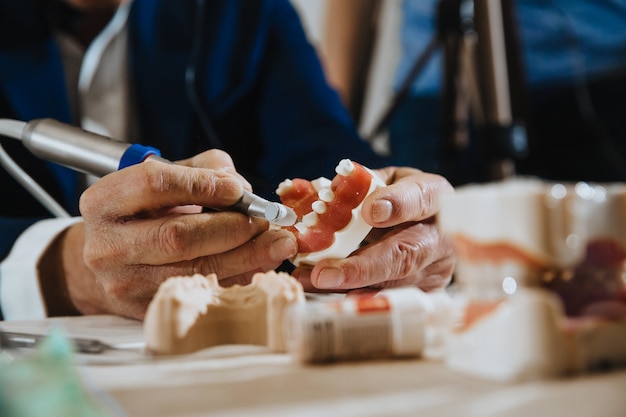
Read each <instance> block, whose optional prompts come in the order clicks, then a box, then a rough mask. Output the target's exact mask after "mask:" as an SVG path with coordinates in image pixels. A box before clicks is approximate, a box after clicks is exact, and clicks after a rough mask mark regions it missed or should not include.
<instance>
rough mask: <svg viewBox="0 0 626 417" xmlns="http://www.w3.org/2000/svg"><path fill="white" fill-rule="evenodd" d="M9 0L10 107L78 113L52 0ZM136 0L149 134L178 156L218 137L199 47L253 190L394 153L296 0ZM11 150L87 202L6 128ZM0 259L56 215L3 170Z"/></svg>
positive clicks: (2, 80)
mask: <svg viewBox="0 0 626 417" xmlns="http://www.w3.org/2000/svg"><path fill="white" fill-rule="evenodd" d="M50 3H52V2H51V1H49V2H43V1H38V0H20V1H15V0H0V118H13V119H18V120H23V121H29V120H32V119H36V118H42V117H51V118H55V119H58V120H60V121H63V122H67V123H75V122H76V121H75V120H73V119H72V114H71V111H70V106H69V101H68V97H67V86H66V85H65V80H64V75H63V68H62V61H61V58H60V55H59V50H58V47H57V45H56V44H55V40H54V38H53V37H52V36H51V27H50V26H51V25H50V23H49V22H50V19H49V17H48V16H47V12H46V10H45V8H46V7H47V6H46V4H50ZM197 3H198V2H197V1H194V0H178V1H175V2H174V1H167V0H135V1H134V3H133V5H132V9H131V12H130V16H129V21H128V27H129V55H130V56H129V62H130V64H129V65H130V71H131V79H132V80H133V81H132V83H133V89H134V90H133V94H134V99H135V104H136V108H137V109H138V118H139V121H138V124H139V131H140V132H141V135H140V136H141V139H138V140H137V141H139V142H142V143H145V144H149V145H152V146H155V147H157V148H159V149H160V150H161V151H162V154H163V156H165V157H167V158H168V159H172V160H175V159H180V158H185V157H189V156H191V155H193V154H196V153H198V152H201V151H203V150H206V149H209V148H211V147H212V145H211V143H210V141H209V140H208V139H207V137H206V136H205V135H204V134H203V130H202V129H200V125H199V120H200V119H198V118H196V117H195V116H194V112H193V110H192V107H191V105H190V101H189V99H188V97H187V96H186V93H185V71H186V70H187V69H188V66H189V65H190V64H189V62H190V60H192V58H191V51H192V48H199V49H200V50H201V54H200V55H199V56H200V59H198V60H197V62H194V63H193V67H194V69H195V70H196V71H197V73H198V76H197V77H198V78H197V83H196V89H197V93H198V94H199V97H200V101H201V105H202V107H203V108H204V114H205V116H206V118H207V119H208V120H210V123H211V125H212V127H213V128H214V130H215V132H216V133H217V135H216V136H217V137H218V139H219V142H220V143H221V147H223V149H225V150H226V151H228V152H229V153H230V154H231V155H232V157H233V159H234V161H235V164H236V166H237V168H238V170H239V171H240V172H242V173H243V174H244V175H245V176H247V178H248V179H249V180H250V181H251V183H252V184H253V186H254V189H255V191H257V192H258V193H259V194H262V195H265V196H266V197H271V195H272V192H273V190H274V188H275V186H276V185H277V184H278V183H279V182H280V181H281V180H283V179H285V178H293V177H302V178H316V177H318V176H320V175H324V176H333V175H334V174H333V168H334V166H335V165H336V164H337V162H338V161H339V160H340V159H342V158H344V157H349V158H352V159H354V160H356V161H359V162H362V163H363V164H365V165H368V166H370V167H379V166H382V165H384V164H385V161H384V160H383V159H382V158H380V157H379V156H377V155H376V154H375V153H374V152H373V151H372V150H371V148H370V147H369V146H368V145H367V144H366V143H365V142H363V141H362V140H361V139H360V138H359V136H358V134H357V132H356V130H355V128H354V126H353V123H352V121H351V119H350V117H349V115H348V113H347V112H346V111H345V110H344V108H343V106H342V104H341V102H340V100H339V98H338V96H337V94H336V93H335V92H334V91H333V90H332V89H330V88H329V87H328V85H327V83H326V81H325V78H324V75H323V72H322V69H321V66H320V63H319V60H318V57H317V55H316V53H315V50H314V49H313V48H312V46H311V45H310V44H309V43H308V41H307V39H306V36H305V33H304V32H303V30H302V27H301V24H300V21H299V20H298V18H297V15H296V13H295V11H294V10H293V8H292V7H291V5H290V3H289V1H287V0H265V1H260V0H254V1H247V0H241V1H239V0H210V1H205V14H204V16H203V17H204V19H203V21H202V24H201V25H194V16H195V14H196V5H197ZM0 141H1V143H2V145H3V146H4V147H5V149H6V150H7V151H8V152H9V153H10V154H11V155H12V156H13V158H14V159H15V160H16V161H17V162H18V163H19V164H20V165H21V166H22V167H24V168H26V169H27V171H28V172H29V173H30V174H31V175H32V176H33V177H34V178H35V179H36V180H37V181H38V182H39V183H40V184H41V185H43V186H44V188H45V189H47V190H49V191H50V192H51V194H52V195H53V196H55V197H57V198H58V199H59V200H61V201H63V204H64V205H65V206H66V208H68V209H69V210H70V211H72V212H74V213H77V205H76V201H77V195H76V194H77V191H76V189H75V186H74V177H75V174H74V173H73V172H71V171H69V170H67V169H65V168H62V167H60V166H58V165H54V164H51V163H47V162H43V161H40V160H38V159H37V158H35V157H33V156H32V155H30V154H29V153H28V152H27V151H25V150H24V149H23V148H22V146H21V144H20V143H19V142H17V141H15V140H11V139H7V138H0ZM0 186H1V189H2V193H3V195H4V197H3V198H2V200H3V201H2V203H1V209H0V215H1V217H0V259H3V258H4V257H5V256H6V254H7V253H8V251H9V250H10V248H11V246H12V244H13V242H14V240H15V239H16V237H17V236H18V235H19V234H20V233H21V232H22V231H23V230H24V229H25V228H26V227H27V226H28V225H30V224H32V223H33V222H34V221H35V220H36V219H37V218H42V217H47V216H49V215H48V214H47V212H46V211H45V210H44V209H43V208H42V207H41V206H40V205H39V204H38V203H37V202H36V201H35V200H34V199H32V198H31V197H30V196H29V195H28V194H27V193H26V192H25V191H24V190H23V189H22V188H21V187H20V186H19V185H17V183H16V182H15V181H14V180H13V179H12V178H10V177H9V176H8V174H6V172H5V171H4V170H0Z"/></svg>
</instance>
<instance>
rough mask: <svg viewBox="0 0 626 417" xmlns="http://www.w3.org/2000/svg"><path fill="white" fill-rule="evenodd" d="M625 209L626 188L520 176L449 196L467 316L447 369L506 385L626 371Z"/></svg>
mask: <svg viewBox="0 0 626 417" xmlns="http://www.w3.org/2000/svg"><path fill="white" fill-rule="evenodd" d="M624 213H626V186H624V185H621V184H607V185H601V184H595V185H594V184H586V183H577V184H555V183H548V182H544V181H540V180H531V179H516V180H509V181H504V182H499V183H491V184H484V185H483V184H481V185H470V186H465V187H460V188H458V189H457V191H456V192H455V193H454V194H453V195H446V196H443V197H442V200H441V211H440V213H439V226H440V228H441V230H442V231H443V232H444V233H446V234H447V235H448V236H449V237H450V238H451V239H452V240H453V242H454V244H455V247H456V252H457V259H458V262H457V269H456V275H455V277H456V286H457V287H460V288H461V291H457V293H458V297H457V300H460V301H461V302H462V304H464V316H465V318H464V319H463V320H462V325H461V326H459V327H456V328H454V329H453V330H452V331H451V332H450V334H449V337H448V341H447V348H448V353H447V358H446V362H447V364H448V365H449V366H450V367H451V368H453V369H456V370H459V371H462V372H466V373H470V374H474V375H478V376H484V377H487V378H490V379H495V380H500V381H512V380H523V379H533V378H543V377H552V376H556V375H563V374H567V373H577V372H588V371H591V370H594V369H598V368H604V367H607V366H616V367H617V366H626V285H625V284H624V280H623V278H622V277H623V276H624V264H625V262H626V216H624Z"/></svg>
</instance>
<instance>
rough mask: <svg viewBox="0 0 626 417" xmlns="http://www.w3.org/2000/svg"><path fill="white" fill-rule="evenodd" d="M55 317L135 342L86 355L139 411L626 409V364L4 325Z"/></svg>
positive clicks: (124, 325)
mask: <svg viewBox="0 0 626 417" xmlns="http://www.w3.org/2000/svg"><path fill="white" fill-rule="evenodd" d="M53 324H60V325H61V326H62V327H63V328H64V329H65V331H66V333H68V334H70V335H73V336H77V337H95V338H98V339H100V340H102V341H104V342H107V343H110V344H112V345H114V346H119V347H122V346H123V347H126V349H116V350H111V351H107V352H106V353H104V354H100V355H77V361H78V362H79V365H78V366H79V369H80V370H81V372H82V375H83V377H84V378H85V380H86V381H88V384H89V386H90V387H93V388H94V389H95V390H98V391H101V392H103V393H104V394H105V395H107V396H108V397H110V398H112V399H113V400H114V402H115V403H116V404H117V405H118V406H119V407H120V408H121V409H122V410H123V411H124V412H125V414H126V415H128V416H129V417H141V416H146V417H147V416H149V417H169V416H181V417H192V416H194V417H195V416H205V415H211V416H224V417H226V416H228V417H234V416H249V415H250V416H251V415H254V416H261V417H263V416H271V417H281V416H285V417H287V416H288V417H293V416H298V417H300V416H321V415H323V416H325V417H330V416H418V415H427V416H450V417H459V416H476V417H479V416H480V417H485V416H498V417H501V416H520V417H521V416H524V417H526V416H553V417H554V416H567V417H578V416H580V417H583V416H584V417H588V416H615V417H618V416H619V417H624V416H626V370H617V371H608V372H603V373H594V374H587V375H578V376H568V377H563V378H559V379H552V380H541V381H532V382H525V383H515V384H502V383H494V382H491V381H486V380H481V379H479V378H476V377H471V376H467V375H462V374H459V373H456V372H453V371H451V370H449V369H447V368H446V367H445V365H444V364H442V363H439V362H436V361H428V360H424V359H411V360H377V361H367V362H351V363H336V364H330V365H317V366H304V365H299V364H296V363H293V362H292V360H291V358H290V357H289V356H288V355H286V354H273V353H269V352H267V351H266V350H265V349H264V348H263V347H259V346H242V345H239V346H219V347H215V348H211V349H206V350H203V351H201V352H196V353H194V354H189V355H181V356H175V357H151V356H148V355H146V354H144V352H143V348H142V347H141V346H142V344H143V332H142V326H141V323H140V322H137V321H133V320H126V319H122V318H119V317H113V316H83V317H71V318H58V319H48V320H41V321H24V322H0V326H1V327H2V329H3V330H11V331H23V332H31V333H42V334H43V333H46V332H47V331H48V329H49V327H50V326H51V325H53Z"/></svg>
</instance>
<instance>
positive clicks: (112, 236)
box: [84, 212, 268, 269]
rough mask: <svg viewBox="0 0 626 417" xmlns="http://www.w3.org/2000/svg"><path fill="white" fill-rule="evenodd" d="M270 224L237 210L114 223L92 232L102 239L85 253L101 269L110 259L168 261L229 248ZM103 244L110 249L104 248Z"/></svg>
mask: <svg viewBox="0 0 626 417" xmlns="http://www.w3.org/2000/svg"><path fill="white" fill-rule="evenodd" d="M267 227H268V224H267V222H265V221H262V220H258V219H253V218H250V217H247V216H245V215H243V214H240V213H235V212H218V213H198V214H171V215H168V216H165V217H162V218H158V219H138V220H132V221H129V222H126V223H125V224H124V225H123V226H117V227H116V226H111V227H109V231H108V232H107V233H102V234H101V235H100V236H97V237H95V236H88V237H89V238H94V239H98V241H99V242H100V243H99V244H97V245H95V244H94V245H90V246H88V247H86V248H85V255H84V256H85V258H86V259H88V260H89V263H90V265H91V266H92V267H94V268H98V269H100V268H103V267H105V266H106V264H107V263H110V264H119V263H122V264H124V265H165V264H170V263H174V262H181V261H187V260H191V259H195V258H199V257H204V256H208V255H214V254H219V253H224V252H228V251H230V250H232V249H234V248H236V247H238V246H241V245H243V244H244V243H246V242H247V241H249V240H251V239H252V238H254V237H255V236H256V235H258V234H260V233H262V232H263V231H264V230H265V229H267ZM88 233H91V231H90V230H89V231H88ZM98 233H99V231H98ZM103 244H104V245H106V250H102V245H103Z"/></svg>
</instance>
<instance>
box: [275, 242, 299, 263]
mask: <svg viewBox="0 0 626 417" xmlns="http://www.w3.org/2000/svg"><path fill="white" fill-rule="evenodd" d="M297 251H298V247H297V245H296V242H295V241H294V239H293V238H290V237H283V238H281V239H278V240H275V241H274V242H272V244H271V246H270V257H271V258H272V260H273V261H283V260H285V259H288V258H291V257H292V256H294V255H295V254H296V253H297Z"/></svg>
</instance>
